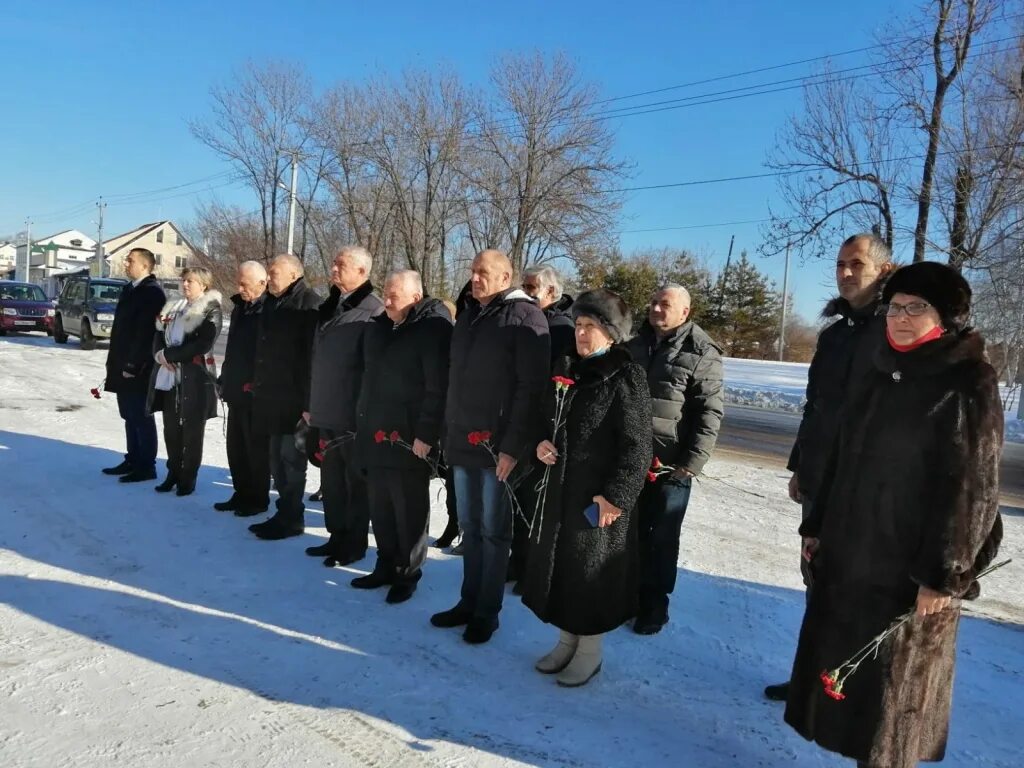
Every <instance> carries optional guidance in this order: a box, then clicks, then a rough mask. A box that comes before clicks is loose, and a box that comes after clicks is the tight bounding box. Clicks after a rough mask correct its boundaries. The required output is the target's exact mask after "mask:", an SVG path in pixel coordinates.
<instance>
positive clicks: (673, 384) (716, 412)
mask: <svg viewBox="0 0 1024 768" xmlns="http://www.w3.org/2000/svg"><path fill="white" fill-rule="evenodd" d="M627 346H628V348H629V351H630V352H631V353H632V355H633V359H634V360H636V361H637V363H639V364H640V365H641V366H643V367H644V368H645V369H646V370H647V383H648V385H649V386H650V391H651V410H652V413H653V418H654V454H655V455H656V456H657V457H658V458H659V459H660V460H661V462H662V463H663V464H665V465H667V466H670V467H675V468H676V469H686V470H689V471H690V472H692V473H693V474H695V475H699V474H700V472H701V470H702V469H704V465H705V464H706V463H707V461H708V459H710V458H711V451H712V450H714V447H715V442H716V441H717V440H718V430H719V428H720V427H721V426H722V416H723V414H724V413H725V403H724V399H723V386H722V350H721V348H720V347H719V346H718V345H717V344H716V343H715V342H714V341H712V340H711V337H710V336H708V335H707V334H706V333H705V332H704V330H703V329H702V328H701V327H700V326H699V325H697V324H696V323H693V322H688V323H684V324H683V325H681V326H680V327H679V328H677V329H676V330H675V331H674V332H673V333H671V334H669V335H668V336H667V337H666V338H664V339H662V340H661V341H658V339H657V337H656V336H655V333H654V329H653V328H651V326H650V324H649V323H646V322H645V323H644V324H643V327H642V328H641V329H640V333H639V334H637V336H636V337H635V338H633V339H631V340H630V341H629V342H627Z"/></svg>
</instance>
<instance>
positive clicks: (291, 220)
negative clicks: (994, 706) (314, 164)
mask: <svg viewBox="0 0 1024 768" xmlns="http://www.w3.org/2000/svg"><path fill="white" fill-rule="evenodd" d="M298 181H299V153H298V152H292V187H291V200H290V201H289V203H288V253H290V254H292V255H293V256H294V255H295V250H294V248H295V188H296V186H297V185H298Z"/></svg>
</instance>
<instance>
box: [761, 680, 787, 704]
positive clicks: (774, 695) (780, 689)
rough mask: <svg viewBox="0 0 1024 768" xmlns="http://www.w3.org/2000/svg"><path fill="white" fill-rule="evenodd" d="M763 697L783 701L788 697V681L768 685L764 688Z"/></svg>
mask: <svg viewBox="0 0 1024 768" xmlns="http://www.w3.org/2000/svg"><path fill="white" fill-rule="evenodd" d="M764 697H765V698H766V699H768V700H769V701H785V700H786V699H788V698H789V682H788V681H787V682H785V683H778V684H777V685H769V686H768V687H766V688H765V689H764Z"/></svg>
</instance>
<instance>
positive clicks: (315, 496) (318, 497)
mask: <svg viewBox="0 0 1024 768" xmlns="http://www.w3.org/2000/svg"><path fill="white" fill-rule="evenodd" d="M309 500H310V501H323V500H324V492H323V489H322V488H320V489H317V491H316V493H311V494H309Z"/></svg>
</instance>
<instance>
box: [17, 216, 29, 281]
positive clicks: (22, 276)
mask: <svg viewBox="0 0 1024 768" xmlns="http://www.w3.org/2000/svg"><path fill="white" fill-rule="evenodd" d="M31 274H32V219H25V269H24V271H23V272H21V274H20V275H19V274H18V269H17V264H15V270H14V276H15V278H17V279H20V280H21V282H23V283H27V282H28V280H29V277H30V276H31Z"/></svg>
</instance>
